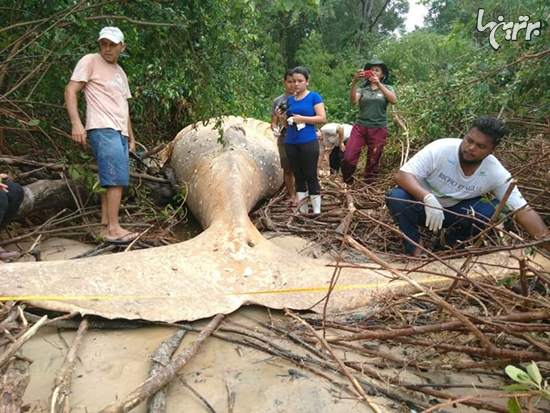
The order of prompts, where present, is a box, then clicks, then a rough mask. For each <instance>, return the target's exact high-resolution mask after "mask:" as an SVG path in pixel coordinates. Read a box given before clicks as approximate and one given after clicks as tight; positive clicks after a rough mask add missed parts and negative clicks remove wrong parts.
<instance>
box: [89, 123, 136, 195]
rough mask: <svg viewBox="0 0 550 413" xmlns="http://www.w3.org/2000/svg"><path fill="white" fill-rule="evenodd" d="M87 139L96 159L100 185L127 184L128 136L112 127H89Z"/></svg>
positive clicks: (128, 174)
mask: <svg viewBox="0 0 550 413" xmlns="http://www.w3.org/2000/svg"><path fill="white" fill-rule="evenodd" d="M88 140H89V142H90V145H91V147H92V150H93V152H94V156H95V158H96V159H97V168H98V175H99V183H100V184H101V186H102V187H104V188H105V187H109V186H128V184H129V183H130V168H129V165H128V138H127V137H126V136H124V135H122V134H121V133H120V131H116V130H114V129H108V128H105V129H90V130H89V131H88Z"/></svg>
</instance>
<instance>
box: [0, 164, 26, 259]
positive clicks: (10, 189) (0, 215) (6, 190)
mask: <svg viewBox="0 0 550 413" xmlns="http://www.w3.org/2000/svg"><path fill="white" fill-rule="evenodd" d="M7 177H8V176H7V175H5V174H0V230H1V229H3V228H4V227H5V226H6V225H8V224H9V223H10V222H11V220H12V219H13V217H14V216H15V214H16V213H17V211H18V210H19V206H20V205H21V202H23V197H24V191H23V188H22V187H21V185H19V184H17V183H15V182H12V181H8V180H6V178H7ZM19 255H20V254H19V253H18V252H15V251H7V250H5V249H3V248H1V247H0V264H2V263H6V262H10V261H12V260H14V259H16V258H17V257H19Z"/></svg>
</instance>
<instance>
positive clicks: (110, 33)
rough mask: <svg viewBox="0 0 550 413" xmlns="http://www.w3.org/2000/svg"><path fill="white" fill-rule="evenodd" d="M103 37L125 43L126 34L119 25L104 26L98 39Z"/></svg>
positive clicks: (114, 41)
mask: <svg viewBox="0 0 550 413" xmlns="http://www.w3.org/2000/svg"><path fill="white" fill-rule="evenodd" d="M101 39H109V40H110V41H112V42H113V43H117V44H118V43H124V35H123V34H122V32H121V31H120V29H119V28H118V27H104V28H103V29H101V31H100V32H99V38H98V39H97V40H98V41H99V40H101Z"/></svg>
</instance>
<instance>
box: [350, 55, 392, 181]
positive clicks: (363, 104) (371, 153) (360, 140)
mask: <svg viewBox="0 0 550 413" xmlns="http://www.w3.org/2000/svg"><path fill="white" fill-rule="evenodd" d="M388 76H389V70H388V66H386V64H385V63H384V62H382V61H380V60H374V61H372V62H370V63H367V64H366V65H365V68H364V70H358V71H357V72H356V73H355V75H354V76H353V80H352V82H351V89H350V92H349V101H350V103H351V104H352V105H355V104H356V103H359V114H358V115H357V120H356V121H355V123H354V125H353V129H352V131H351V136H350V138H349V141H348V144H347V145H346V152H345V153H344V160H343V161H342V178H343V179H344V182H345V183H347V184H350V185H351V184H353V181H354V180H353V173H354V172H355V169H356V168H357V162H358V161H359V157H360V155H361V151H362V150H363V147H364V146H365V145H366V146H367V148H368V152H367V165H366V166H365V172H364V180H365V183H367V184H370V183H373V182H374V181H375V179H376V176H377V175H378V168H379V165H380V158H381V156H382V151H383V150H384V146H386V143H387V141H386V137H387V135H388V117H387V114H386V109H387V107H388V103H391V104H392V105H395V104H396V103H397V97H396V96H395V92H394V90H393V88H392V87H391V86H389V85H386V84H385V82H386V81H387V80H388ZM361 81H364V83H363V84H362V86H361V87H359V89H358V88H357V83H359V82H361Z"/></svg>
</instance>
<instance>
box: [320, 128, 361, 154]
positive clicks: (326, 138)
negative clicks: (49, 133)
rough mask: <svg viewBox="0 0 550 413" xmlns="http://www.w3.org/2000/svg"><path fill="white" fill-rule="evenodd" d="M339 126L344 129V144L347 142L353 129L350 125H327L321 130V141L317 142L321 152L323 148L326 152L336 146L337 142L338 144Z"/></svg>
mask: <svg viewBox="0 0 550 413" xmlns="http://www.w3.org/2000/svg"><path fill="white" fill-rule="evenodd" d="M339 126H341V127H343V128H344V142H347V140H348V139H349V136H350V135H351V130H352V129H353V126H352V125H348V124H346V123H327V124H326V125H324V126H323V127H322V128H321V133H322V134H323V140H322V141H319V144H320V145H321V150H323V148H324V150H326V151H328V150H330V149H332V148H334V147H335V146H336V145H338V142H340V138H339V137H338V127H339Z"/></svg>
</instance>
